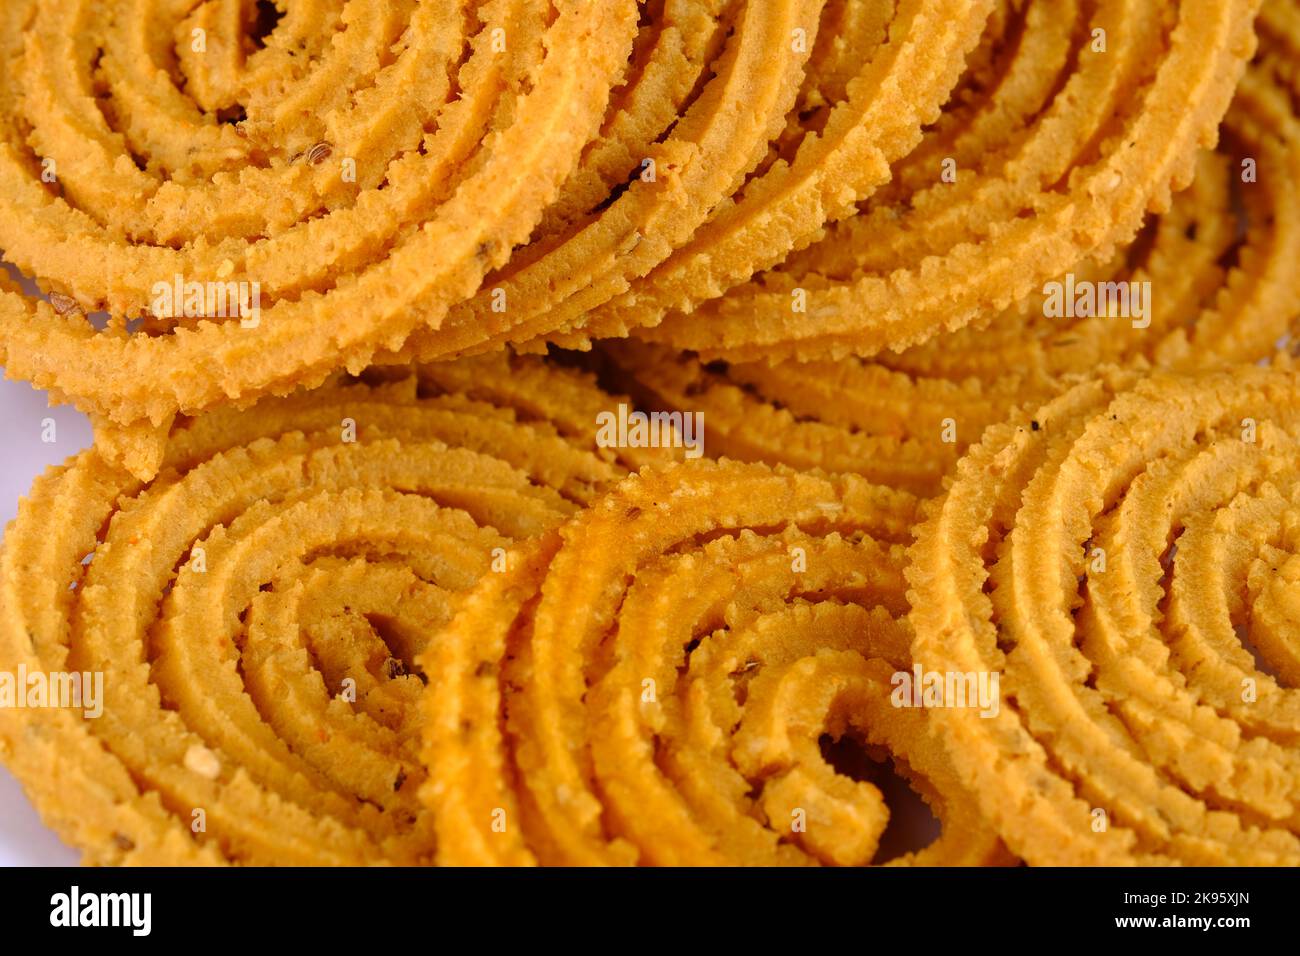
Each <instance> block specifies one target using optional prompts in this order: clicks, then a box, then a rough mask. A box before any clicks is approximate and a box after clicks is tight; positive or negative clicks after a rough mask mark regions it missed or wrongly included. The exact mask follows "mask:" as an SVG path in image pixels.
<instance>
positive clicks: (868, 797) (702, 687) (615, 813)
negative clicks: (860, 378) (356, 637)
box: [421, 461, 1009, 865]
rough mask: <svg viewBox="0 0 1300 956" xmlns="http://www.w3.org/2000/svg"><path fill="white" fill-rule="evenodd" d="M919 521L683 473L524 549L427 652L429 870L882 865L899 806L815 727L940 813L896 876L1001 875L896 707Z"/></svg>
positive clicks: (881, 508) (916, 720)
mask: <svg viewBox="0 0 1300 956" xmlns="http://www.w3.org/2000/svg"><path fill="white" fill-rule="evenodd" d="M915 507H916V502H915V499H913V498H911V497H910V496H909V495H906V494H904V493H901V492H896V491H891V490H888V489H885V488H881V487H877V486H873V485H870V484H868V483H867V482H865V481H863V480H862V479H860V478H857V477H854V476H849V477H827V476H824V475H821V474H813V473H808V474H798V473H795V472H791V471H789V470H784V469H780V470H777V471H772V470H770V469H769V468H767V467H765V466H762V465H743V464H737V463H730V462H721V463H719V462H706V461H702V462H691V463H687V464H683V465H674V466H670V467H668V468H665V469H659V470H653V469H644V470H642V471H641V472H640V473H639V474H636V475H632V476H630V477H628V478H627V479H626V480H625V481H623V482H622V483H620V484H619V485H618V486H616V487H615V488H614V490H612V491H611V492H610V493H609V494H607V495H606V496H604V497H602V498H600V499H598V500H597V501H595V502H594V503H593V504H592V505H591V506H590V507H589V508H587V509H586V510H584V511H582V512H581V513H580V514H578V515H576V516H574V517H573V518H571V519H570V520H569V521H567V522H566V523H565V524H563V525H562V526H561V527H559V528H558V529H556V530H554V531H552V532H548V533H547V534H545V535H543V536H542V537H541V538H539V539H537V540H535V541H532V542H529V543H527V544H525V545H523V546H521V547H520V548H519V549H517V550H515V551H512V553H511V559H510V560H511V570H510V572H509V573H508V574H505V575H488V576H486V577H484V578H483V579H482V580H481V581H480V583H479V585H478V586H477V587H476V588H475V589H474V590H472V591H471V592H469V593H467V594H466V595H465V596H464V597H463V599H462V600H461V602H460V603H459V608H458V611H457V613H456V615H455V617H454V619H453V620H452V621H451V623H450V624H449V625H448V626H447V627H446V628H445V629H444V630H443V631H442V632H441V633H440V634H439V635H438V636H437V638H436V639H435V640H433V641H431V642H430V644H429V646H428V649H427V650H426V652H425V654H424V656H423V657H422V658H421V662H422V665H423V667H424V668H425V671H426V672H427V673H430V674H434V673H436V674H438V675H439V682H438V686H437V689H436V692H434V691H431V692H430V693H429V694H428V695H427V696H426V698H425V721H426V723H425V728H426V748H425V762H426V764H427V765H428V766H429V767H430V768H431V769H430V776H429V778H428V781H427V783H426V784H425V786H424V789H423V796H424V797H425V799H426V800H427V801H428V803H429V805H430V806H431V807H432V809H433V812H434V819H435V827H436V830H437V836H438V860H439V862H441V863H447V864H462V865H480V864H534V863H545V864H569V865H579V864H634V863H652V864H673V865H686V864H724V865H727V864H787V865H801V864H807V863H816V862H824V863H835V864H863V863H869V862H871V860H872V859H873V857H874V856H875V854H876V852H877V848H878V845H879V840H880V836H881V834H882V832H883V830H884V828H885V825H886V823H887V821H888V818H889V810H888V807H887V806H886V804H885V802H884V799H883V796H882V794H881V792H880V791H879V790H878V789H877V788H876V787H875V786H874V785H873V784H871V783H869V782H865V781H857V780H854V779H852V778H851V777H848V776H845V775H841V774H838V773H836V772H835V770H834V769H833V768H832V766H831V765H830V764H829V763H828V762H827V759H826V758H825V757H824V756H823V754H822V752H821V750H820V749H819V740H820V739H821V738H822V736H823V735H829V736H831V737H833V738H840V737H842V736H845V735H848V736H850V737H852V738H856V739H858V740H859V741H861V742H862V743H863V744H865V745H867V746H869V747H878V748H882V749H883V751H885V752H886V753H887V754H891V755H892V756H893V758H894V760H895V761H896V764H897V765H898V767H899V769H900V771H901V772H902V773H903V774H904V775H905V776H906V777H907V778H908V779H910V780H911V781H913V783H914V784H915V786H916V787H917V789H918V791H919V792H920V793H921V794H922V795H923V796H924V797H925V798H926V799H927V801H929V803H930V805H931V806H932V807H933V808H934V810H935V812H936V814H937V815H938V816H939V817H940V818H941V820H942V821H943V825H944V826H943V833H942V835H941V836H940V837H939V838H938V840H937V841H936V842H935V843H933V844H932V845H931V846H929V847H927V848H926V849H924V850H921V851H918V852H916V853H913V854H908V855H906V856H904V857H902V858H900V859H899V860H898V861H897V862H900V863H920V864H979V863H996V862H1006V861H1008V860H1009V857H1008V856H1007V855H1006V852H1005V851H1004V850H1003V849H1002V848H1001V846H1000V845H999V844H998V842H997V840H996V839H994V838H993V837H992V835H991V834H990V833H989V831H988V829H987V828H986V827H985V826H984V825H983V823H982V822H981V821H980V819H979V816H978V814H975V813H974V812H972V804H971V801H970V798H969V796H968V795H967V794H966V793H965V792H964V791H963V790H962V788H961V787H960V786H958V785H957V782H956V780H955V778H953V776H952V774H951V770H950V768H949V766H948V765H947V764H946V762H945V759H944V758H943V756H942V747H941V746H938V741H937V740H936V739H935V738H934V737H933V736H932V734H931V732H930V729H929V723H928V716H927V714H926V713H925V712H924V711H921V710H908V709H899V708H895V707H894V706H892V705H891V703H890V690H891V676H892V675H893V674H894V673H895V672H896V671H897V670H899V669H900V668H905V667H907V666H908V655H907V646H908V642H909V640H910V633H909V631H908V628H907V625H906V621H905V619H904V617H903V615H904V613H905V611H906V604H905V602H904V601H903V593H902V590H901V589H902V587H903V581H902V577H901V564H900V561H901V559H902V556H903V550H904V544H905V542H906V541H907V540H908V538H909V537H910V529H911V526H912V520H913V517H914V511H915Z"/></svg>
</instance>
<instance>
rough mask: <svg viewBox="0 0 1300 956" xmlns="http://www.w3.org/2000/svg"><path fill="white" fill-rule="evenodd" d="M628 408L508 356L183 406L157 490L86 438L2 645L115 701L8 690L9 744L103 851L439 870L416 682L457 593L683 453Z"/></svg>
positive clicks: (23, 558)
mask: <svg viewBox="0 0 1300 956" xmlns="http://www.w3.org/2000/svg"><path fill="white" fill-rule="evenodd" d="M615 401H616V399H615V398H614V397H613V396H610V395H607V394H605V393H603V392H601V391H599V390H598V389H597V388H595V386H594V385H592V384H591V382H590V381H589V380H588V379H587V378H586V377H584V376H582V375H580V374H579V373H577V372H574V371H570V370H562V369H559V368H555V367H553V366H549V365H545V364H543V363H541V362H540V361H538V360H535V359H523V360H521V359H510V358H507V357H506V356H504V355H502V356H493V357H490V358H488V359H484V360H475V361H472V362H466V363H459V364H458V365H457V366H454V367H447V368H437V369H429V370H425V371H423V372H421V373H419V374H410V373H407V374H406V375H404V376H401V377H398V378H395V379H394V380H392V381H375V382H371V383H366V382H342V381H339V382H332V383H330V384H327V385H326V386H324V387H322V388H320V389H317V390H315V391H312V392H307V393H298V394H295V395H293V396H289V397H287V398H280V399H266V400H264V401H263V402H261V403H259V404H258V405H257V406H256V407H255V408H254V409H252V410H250V411H245V412H237V411H234V410H232V409H218V410H214V411H212V412H209V413H206V414H204V415H202V416H199V417H197V418H194V419H192V420H181V421H178V423H177V424H176V425H175V426H174V427H173V429H172V431H171V433H170V435H169V436H168V438H167V442H166V447H165V454H164V457H163V461H162V468H161V471H160V473H159V475H158V477H157V478H156V479H155V480H154V481H152V482H150V483H148V484H142V483H140V482H139V481H137V480H135V479H134V478H132V477H131V476H130V475H129V474H127V473H126V472H125V471H123V470H121V469H118V468H115V467H113V466H111V465H110V464H108V463H107V462H106V461H104V459H103V458H102V457H101V456H100V455H99V454H97V453H96V452H94V451H87V452H83V453H82V454H80V455H78V456H76V457H74V458H72V459H70V460H69V461H68V462H66V463H65V464H64V465H62V466H59V467H57V468H52V469H50V470H49V471H47V472H46V474H45V475H44V476H43V477H41V478H40V479H38V481H37V482H36V484H35V486H34V487H33V489H32V491H31V493H30V495H29V496H28V497H27V498H26V499H25V500H24V501H23V503H22V505H21V507H20V511H19V515H18V518H17V519H16V520H15V521H14V522H13V523H12V524H11V525H10V526H9V528H8V530H7V531H6V533H5V537H4V547H3V551H0V661H2V662H3V665H2V666H3V669H4V670H5V671H6V672H8V673H10V674H12V673H18V672H20V668H21V669H24V670H25V672H26V673H29V674H35V673H64V672H75V673H78V674H95V673H99V674H102V680H103V697H102V698H101V709H102V714H100V715H99V716H98V717H93V716H92V717H87V716H86V715H85V712H84V711H83V710H77V709H57V708H49V707H45V708H40V709H15V708H8V707H6V708H0V757H3V760H4V762H5V764H6V765H7V766H8V768H9V769H10V770H11V771H12V772H13V773H14V774H15V776H17V777H18V779H19V780H20V781H21V782H22V784H23V786H24V787H25V789H26V791H27V793H28V795H29V796H30V798H31V799H32V801H33V803H34V804H35V805H36V806H37V808H38V809H39V811H40V813H41V815H42V817H43V819H44V820H45V822H46V823H47V824H48V825H49V826H50V827H52V828H53V829H54V830H55V831H56V832H57V833H58V834H59V835H60V836H61V837H62V838H63V839H64V840H65V841H66V842H68V843H69V844H70V845H72V846H74V847H78V848H80V849H81V850H82V851H83V853H84V858H85V860H86V862H88V863H96V864H165V865H176V864H218V863H246V864H312V865H316V864H371V863H385V862H391V863H405V864H412V863H423V862H427V861H429V860H430V859H431V858H432V855H433V853H434V851H435V843H434V831H433V827H432V822H431V820H430V817H429V814H428V813H427V812H426V811H425V809H424V807H423V805H422V803H421V802H420V800H419V799H418V797H417V791H418V789H419V788H420V786H421V784H422V783H423V781H424V779H425V776H426V771H425V769H424V767H423V765H422V763H421V761H420V759H419V747H420V743H419V741H420V723H421V711H420V707H419V701H420V700H421V698H422V697H423V696H424V695H425V693H426V691H425V686H424V685H425V682H426V681H428V680H430V679H431V678H432V679H433V681H434V683H435V684H436V682H437V678H436V675H428V674H424V673H421V672H420V671H419V670H418V669H416V668H415V666H414V661H415V659H416V657H417V656H418V655H419V654H420V653H421V652H422V650H423V649H424V647H425V643H426V641H427V640H428V638H429V635H430V634H432V633H434V632H435V631H436V630H437V629H438V628H439V627H440V626H441V625H442V624H443V623H445V621H446V619H447V617H448V614H449V611H450V603H449V602H450V598H451V596H452V595H453V594H454V593H456V592H458V591H461V590H464V589H466V588H468V587H470V586H471V585H472V584H473V583H474V582H475V581H476V580H477V579H478V578H479V577H480V576H481V575H483V574H492V573H498V572H503V571H504V570H505V563H504V562H505V557H506V553H507V549H508V548H510V547H511V546H512V544H513V543H514V542H516V541H520V540H523V539H527V538H530V537H534V536H536V535H539V534H541V533H543V532H545V531H547V530H548V529H550V528H552V527H554V526H555V525H556V524H557V523H558V522H559V521H561V520H563V519H564V518H565V517H566V516H568V515H571V514H572V513H573V512H574V511H575V510H577V509H578V508H579V507H580V506H582V505H584V504H586V503H587V502H588V501H590V500H591V499H592V498H593V497H594V496H595V495H596V494H597V493H598V492H599V491H601V490H602V489H603V488H605V487H606V486H608V485H610V484H612V483H613V482H614V481H615V480H617V479H618V478H619V477H621V476H622V475H624V474H625V473H626V472H627V469H628V467H629V466H632V465H641V464H646V463H650V462H654V461H658V462H661V463H662V462H666V461H670V460H671V459H672V453H671V452H666V451H658V450H642V451H640V452H637V453H635V454H632V455H629V453H625V452H620V451H619V450H617V449H603V448H597V447H596V446H595V443H594V441H595V440H594V438H593V430H592V428H591V427H590V422H591V419H592V415H593V414H594V411H595V410H598V409H603V408H607V407H609V406H610V404H611V403H612V402H615Z"/></svg>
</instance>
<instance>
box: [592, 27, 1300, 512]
mask: <svg viewBox="0 0 1300 956" xmlns="http://www.w3.org/2000/svg"><path fill="white" fill-rule="evenodd" d="M1296 9H1297V7H1296V6H1295V5H1287V4H1271V5H1270V6H1269V7H1267V8H1266V16H1265V18H1264V20H1263V22H1262V24H1261V26H1262V27H1263V28H1264V29H1263V30H1262V36H1261V43H1260V52H1259V55H1258V57H1257V59H1256V61H1255V62H1254V63H1253V64H1252V65H1251V67H1250V68H1249V69H1248V70H1247V72H1246V75H1245V77H1244V78H1243V80H1242V83H1241V85H1240V86H1239V87H1238V90H1237V94H1236V98H1235V99H1234V101H1233V105H1232V108H1231V109H1230V110H1229V112H1228V115H1227V118H1226V120H1225V124H1224V137H1223V142H1222V143H1221V145H1220V148H1219V149H1218V150H1217V151H1216V152H1212V153H1211V152H1207V153H1203V154H1202V155H1201V157H1200V159H1199V161H1198V165H1197V175H1196V179H1195V180H1194V182H1193V184H1192V186H1191V187H1190V188H1189V189H1187V190H1185V191H1184V192H1182V193H1179V194H1178V195H1176V196H1175V197H1174V199H1173V205H1172V208H1171V209H1170V211H1169V212H1168V213H1166V214H1164V215H1161V216H1151V217H1148V221H1147V223H1146V224H1145V225H1144V227H1143V229H1142V230H1141V232H1139V234H1138V237H1137V239H1136V241H1135V242H1134V243H1133V244H1131V245H1129V246H1127V247H1126V248H1124V249H1122V250H1120V251H1117V252H1116V254H1115V255H1113V256H1111V257H1110V259H1109V260H1107V261H1104V262H1096V263H1087V264H1082V265H1080V266H1078V267H1076V268H1075V273H1074V274H1075V278H1076V280H1077V281H1078V282H1079V283H1080V284H1082V283H1085V282H1090V283H1093V284H1094V285H1096V284H1098V283H1124V284H1134V283H1149V284H1150V285H1149V289H1150V296H1149V297H1148V298H1149V301H1148V302H1147V305H1148V306H1149V314H1148V315H1147V316H1146V317H1145V319H1144V320H1142V321H1138V322H1134V321H1133V320H1132V319H1131V318H1130V317H1129V316H1122V315H1106V314H1098V315H1092V316H1080V317H1075V318H1068V317H1055V316H1053V317H1047V316H1046V315H1045V312H1046V309H1045V304H1046V303H1045V299H1044V296H1043V295H1042V294H1041V292H1040V293H1038V294H1035V295H1034V296H1031V297H1030V299H1029V301H1028V302H1027V303H1026V304H1024V305H1023V306H1021V307H1018V308H1015V309H1010V310H1008V311H1006V312H1004V313H1002V314H1001V315H999V316H997V317H995V318H993V319H992V321H990V322H987V323H980V324H978V325H972V326H968V327H966V328H963V329H960V330H958V331H957V332H954V333H951V334H947V335H942V336H939V337H937V338H935V339H932V340H930V341H929V342H926V343H924V344H922V345H919V346H916V347H914V348H911V349H907V350H905V351H903V352H901V353H897V354H893V353H884V354H881V355H878V356H875V357H874V358H872V359H858V358H853V357H850V358H846V359H842V360H840V361H838V362H836V361H824V360H823V361H811V362H793V361H786V362H776V363H771V364H769V363H767V362H763V361H755V362H732V363H708V364H706V363H704V362H702V361H701V360H700V359H699V358H697V357H695V356H693V355H690V354H683V353H680V352H677V351H676V350H673V349H671V348H668V347H665V346H656V345H651V344H649V343H639V342H636V341H628V342H610V343H604V344H603V345H602V347H601V349H600V352H601V354H602V356H603V357H604V358H606V359H608V360H609V362H610V363H612V365H613V369H614V371H613V378H612V381H615V382H617V383H618V385H619V387H620V388H623V389H626V390H628V391H630V392H632V393H633V394H634V395H635V396H636V397H637V399H638V400H639V401H640V402H641V403H642V404H643V405H646V406H649V407H667V408H679V409H690V410H699V411H702V412H703V413H704V421H705V422H706V423H707V426H708V441H709V447H710V448H711V449H712V450H714V451H715V452H716V453H718V454H723V455H728V456H731V457H734V458H740V459H744V460H749V461H754V460H758V461H767V462H771V463H777V462H779V463H784V464H788V465H791V466H793V467H797V468H826V469H828V470H831V471H854V472H858V473H860V474H863V475H864V476H866V477H867V478H869V479H870V480H872V481H875V482H879V483H884V484H891V485H894V486H896V487H901V488H905V489H907V490H909V491H912V492H914V493H917V494H921V495H927V496H928V495H933V494H937V493H938V492H939V491H940V490H941V482H942V479H943V477H944V476H945V475H947V474H949V473H950V472H951V470H952V467H953V465H954V464H955V462H956V460H957V457H958V456H959V455H960V454H961V453H962V451H964V450H965V448H966V447H967V446H968V445H970V444H972V443H973V442H975V441H977V440H978V439H979V436H980V434H981V433H982V432H983V430H984V429H985V428H986V427H987V426H988V425H990V424H993V423H996V422H1000V421H1002V420H1004V419H1005V418H1006V416H1007V415H1008V413H1009V412H1010V410H1011V408H1012V407H1013V406H1015V405H1018V404H1037V403H1039V402H1043V401H1046V400H1047V399H1048V398H1049V397H1050V396H1052V395H1053V394H1055V393H1056V392H1057V391H1059V390H1060V388H1061V387H1062V383H1064V382H1067V381H1070V380H1072V379H1076V378H1078V377H1079V376H1087V375H1089V374H1090V373H1091V371H1092V370H1093V369H1095V368H1096V367H1098V366H1099V365H1104V364H1117V365H1126V366H1131V367H1135V368H1147V367H1167V368H1174V369H1184V370H1190V369H1195V368H1201V367H1211V366H1214V365H1218V364H1232V363H1240V362H1251V361H1257V360H1259V359H1262V358H1268V357H1270V356H1271V355H1273V354H1275V353H1276V352H1278V351H1279V349H1281V350H1290V349H1292V348H1293V346H1292V344H1291V342H1290V336H1291V334H1293V333H1294V331H1295V328H1296V322H1297V319H1298V318H1300V272H1297V270H1296V269H1295V267H1294V264H1295V262H1296V261H1297V260H1300V119H1298V118H1297V116H1296V115H1295V113H1294V107H1293V102H1295V98H1300V83H1297V82H1296V75H1295V71H1294V69H1289V68H1287V66H1286V64H1287V63H1289V62H1291V60H1290V59H1289V58H1290V57H1291V56H1293V55H1294V54H1293V51H1292V50H1291V46H1292V45H1293V43H1294V41H1291V40H1288V39H1287V35H1286V34H1285V33H1284V32H1282V31H1280V30H1275V29H1272V28H1271V27H1270V24H1271V23H1272V22H1273V20H1275V19H1276V16H1277V13H1278V12H1280V11H1284V10H1290V11H1292V12H1294V11H1295V10H1296ZM1288 74H1289V75H1288ZM1252 164H1253V165H1252ZM1243 178H1246V179H1247V180H1248V181H1246V182H1243Z"/></svg>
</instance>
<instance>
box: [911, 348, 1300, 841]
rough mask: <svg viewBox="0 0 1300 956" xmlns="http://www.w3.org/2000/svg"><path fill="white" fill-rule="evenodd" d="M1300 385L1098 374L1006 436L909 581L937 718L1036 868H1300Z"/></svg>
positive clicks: (1249, 372)
mask: <svg viewBox="0 0 1300 956" xmlns="http://www.w3.org/2000/svg"><path fill="white" fill-rule="evenodd" d="M1298 397H1300V378H1298V377H1297V374H1296V373H1295V372H1294V371H1290V370H1283V369H1266V368H1259V367H1254V366H1246V367H1240V368H1236V369H1233V370H1231V371H1226V372H1213V373H1201V374H1198V375H1188V376H1180V375H1174V374H1167V373H1158V374H1155V375H1153V376H1150V377H1148V378H1145V379H1142V378H1138V377H1136V376H1133V375H1132V374H1131V373H1114V374H1101V375H1099V376H1098V377H1097V378H1096V379H1095V380H1093V381H1089V382H1086V383H1083V384H1080V385H1079V386H1077V387H1075V388H1073V389H1071V390H1069V391H1068V392H1065V393H1064V394H1062V395H1061V396H1059V397H1057V398H1055V399H1053V400H1052V401H1051V402H1049V403H1048V404H1046V405H1045V406H1043V407H1042V408H1039V409H1038V410H1037V411H1034V412H1032V413H1023V414H1020V415H1018V416H1017V417H1016V418H1014V419H1013V420H1011V421H1010V422H1007V423H1004V424H1001V425H996V426H993V427H992V428H990V429H989V430H988V431H987V432H986V433H985V435H984V438H983V440H982V441H981V442H980V443H979V444H978V445H977V446H975V447H974V448H973V449H972V450H971V451H970V453H969V454H968V455H967V456H966V457H965V458H964V459H963V460H962V461H961V463H960V464H959V465H958V467H957V472H956V477H955V478H954V480H953V483H952V486H951V488H950V490H949V491H948V493H947V495H946V496H945V497H944V498H943V499H941V501H939V502H938V503H937V504H936V505H935V506H934V509H933V514H932V515H931V516H930V518H929V520H928V521H926V522H925V523H924V524H923V526H922V527H921V529H920V531H919V533H918V538H917V541H916V543H915V545H914V548H913V551H912V554H911V556H910V564H909V567H908V570H907V578H908V582H909V584H910V587H911V590H910V592H909V595H910V602H911V606H912V611H911V621H912V623H913V624H914V626H915V632H916V637H915V641H914V643H913V646H912V653H913V655H914V657H915V659H916V661H918V662H921V663H923V665H924V667H925V668H926V669H927V670H934V671H938V672H963V673H968V672H996V673H1000V674H1001V680H1000V687H1001V692H1002V701H1001V707H1000V709H999V710H998V713H997V715H996V716H995V717H992V718H988V719H985V718H981V717H979V716H976V715H973V714H972V713H971V712H969V711H963V710H958V709H941V710H936V711H934V720H935V721H936V723H937V726H938V727H939V728H940V730H941V731H942V734H943V737H944V739H945V741H946V743H947V750H948V754H949V756H950V758H951V760H952V762H953V764H954V765H955V766H956V768H957V771H958V774H959V776H960V777H961V778H962V779H963V780H964V781H965V782H966V783H967V785H968V786H970V787H971V788H972V789H973V790H974V791H975V792H977V793H978V794H979V804H980V808H981V810H982V811H983V812H984V813H985V814H987V818H988V819H989V820H990V821H991V822H992V824H993V826H994V827H995V828H996V829H997V831H998V832H999V833H1000V834H1001V835H1002V837H1003V838H1004V839H1005V840H1006V843H1007V845H1008V846H1009V847H1010V848H1011V849H1012V850H1013V851H1014V852H1015V853H1017V854H1018V855H1020V856H1022V857H1023V858H1024V859H1025V860H1026V861H1028V862H1029V863H1032V864H1089V865H1099V864H1126V863H1141V864H1168V863H1186V864H1198V865H1223V864H1238V865H1265V864H1285V865H1291V866H1294V865H1296V864H1297V863H1300V812H1298V810H1300V755H1297V752H1296V749H1295V739H1296V732H1297V726H1298V723H1297V722H1298V721H1300V693H1298V692H1297V683H1296V682H1297V679H1298V678H1300V668H1297V662H1300V655H1298V654H1297V648H1300V643H1297V635H1298V634H1300V608H1298V607H1297V605H1296V601H1295V594H1296V587H1295V581H1296V575H1297V574H1298V573H1300V570H1298V569H1300V557H1297V553H1298V551H1300V537H1298V536H1297V530H1298V529H1300V471H1297V467H1296V462H1297V461H1298V460H1300V403H1298V401H1297V399H1298Z"/></svg>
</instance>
